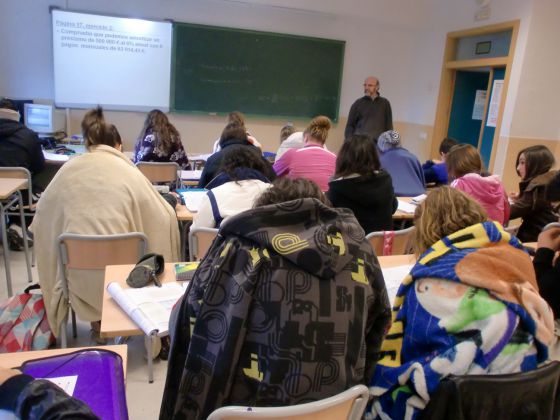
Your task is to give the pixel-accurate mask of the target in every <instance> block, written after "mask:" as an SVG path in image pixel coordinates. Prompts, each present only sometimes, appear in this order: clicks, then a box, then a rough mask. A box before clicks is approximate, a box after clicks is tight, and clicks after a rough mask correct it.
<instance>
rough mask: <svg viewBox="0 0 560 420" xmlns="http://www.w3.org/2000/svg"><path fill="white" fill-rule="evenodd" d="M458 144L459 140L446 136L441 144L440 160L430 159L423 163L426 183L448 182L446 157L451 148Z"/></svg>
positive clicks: (438, 183)
mask: <svg viewBox="0 0 560 420" xmlns="http://www.w3.org/2000/svg"><path fill="white" fill-rule="evenodd" d="M456 144H459V143H458V142H457V140H454V139H450V138H448V137H446V138H444V139H443V140H442V141H441V143H440V144H439V157H440V160H439V161H437V160H435V159H434V160H428V161H426V163H424V164H423V165H422V170H423V171H424V178H425V181H426V184H436V185H440V184H444V185H445V184H447V181H448V178H447V166H446V165H445V158H446V156H447V153H449V150H450V149H451V148H452V147H453V146H455V145H456Z"/></svg>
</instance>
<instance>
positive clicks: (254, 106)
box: [172, 23, 345, 121]
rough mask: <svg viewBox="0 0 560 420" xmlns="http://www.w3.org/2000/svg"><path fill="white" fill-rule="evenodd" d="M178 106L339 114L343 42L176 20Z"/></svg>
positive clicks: (219, 110)
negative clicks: (177, 21) (178, 21)
mask: <svg viewBox="0 0 560 420" xmlns="http://www.w3.org/2000/svg"><path fill="white" fill-rule="evenodd" d="M173 31H174V51H173V54H174V60H173V62H174V68H173V73H172V80H173V88H172V108H173V109H174V110H176V111H184V112H195V113H196V112H200V113H205V114H208V113H228V112H230V111H232V110H239V111H242V112H244V113H246V114H253V115H264V116H278V117H314V116H316V115H326V116H328V117H330V118H331V119H333V120H335V121H336V120H337V118H338V108H339V103H340V86H341V82H342V69H343V62H344V47H345V43H344V41H337V40H329V39H322V38H310V37H303V36H295V35H286V34H277V33H270V32H257V31H248V30H242V29H233V28H219V27H212V26H204V25H193V24H186V23H176V24H174V26H173Z"/></svg>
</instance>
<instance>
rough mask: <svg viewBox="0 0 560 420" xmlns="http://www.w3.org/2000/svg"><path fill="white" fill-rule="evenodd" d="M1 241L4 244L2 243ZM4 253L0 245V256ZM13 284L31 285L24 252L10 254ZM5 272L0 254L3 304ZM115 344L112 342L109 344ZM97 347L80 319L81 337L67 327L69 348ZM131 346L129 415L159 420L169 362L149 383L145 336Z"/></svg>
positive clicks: (15, 286)
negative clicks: (73, 336)
mask: <svg viewBox="0 0 560 420" xmlns="http://www.w3.org/2000/svg"><path fill="white" fill-rule="evenodd" d="M0 242H1V241H0ZM1 253H3V249H2V246H1V245H0V254H1ZM10 260H11V265H10V267H11V272H12V284H13V290H14V293H19V292H22V291H23V290H24V289H25V287H27V285H28V284H29V283H28V282H27V271H26V268H25V257H24V254H23V252H10ZM38 278H39V277H38V274H37V269H36V267H35V268H33V281H34V282H37V281H38ZM7 297H8V292H7V289H6V273H5V267H4V255H0V301H4V300H6V299H7ZM109 344H112V343H109ZM90 345H91V346H95V345H96V343H95V342H94V341H92V340H91V337H90V326H89V323H87V322H84V321H80V320H79V319H78V337H77V338H76V339H74V338H72V334H71V328H68V347H80V346H90ZM127 345H128V373H127V377H126V398H127V404H128V413H129V416H130V418H131V419H142V420H144V419H156V418H158V415H159V407H160V403H161V397H162V395H163V386H164V384H165V375H166V371H167V362H164V361H161V360H159V359H157V360H155V361H154V382H153V383H152V384H150V383H148V369H147V362H146V358H145V351H144V341H143V338H142V337H131V338H130V340H129V341H128V342H127Z"/></svg>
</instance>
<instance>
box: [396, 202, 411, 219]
mask: <svg viewBox="0 0 560 420" xmlns="http://www.w3.org/2000/svg"><path fill="white" fill-rule="evenodd" d="M412 198H413V197H397V199H398V200H401V201H404V202H406V203H411V202H412ZM393 220H401V221H404V220H414V213H405V212H404V211H400V210H397V211H396V212H395V213H393Z"/></svg>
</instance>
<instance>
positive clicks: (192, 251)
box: [189, 227, 218, 261]
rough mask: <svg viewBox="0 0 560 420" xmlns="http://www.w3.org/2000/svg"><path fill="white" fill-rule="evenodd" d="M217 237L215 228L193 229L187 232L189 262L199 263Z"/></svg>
mask: <svg viewBox="0 0 560 420" xmlns="http://www.w3.org/2000/svg"><path fill="white" fill-rule="evenodd" d="M217 235H218V229H216V228H206V227H201V228H194V229H191V230H190V231H189V261H200V260H202V258H204V256H205V255H206V252H208V250H209V249H210V246H211V245H212V242H213V241H214V238H215V237H216V236H217Z"/></svg>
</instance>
